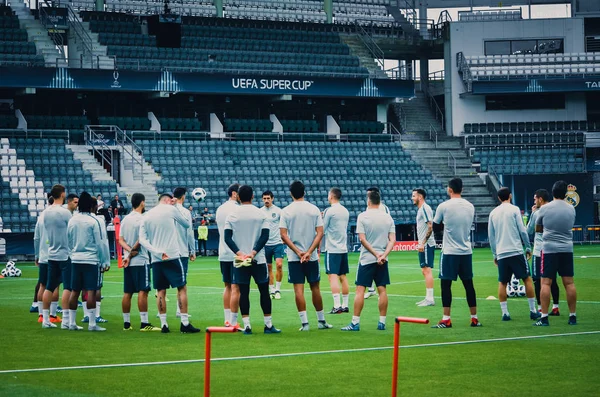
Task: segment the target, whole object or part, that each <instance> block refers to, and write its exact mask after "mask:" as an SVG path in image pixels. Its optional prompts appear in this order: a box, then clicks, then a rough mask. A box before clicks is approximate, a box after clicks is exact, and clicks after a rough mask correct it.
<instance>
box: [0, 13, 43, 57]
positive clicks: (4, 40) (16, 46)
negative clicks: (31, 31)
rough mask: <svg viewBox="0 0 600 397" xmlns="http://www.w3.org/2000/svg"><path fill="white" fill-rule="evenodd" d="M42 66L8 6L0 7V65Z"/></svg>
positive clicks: (32, 45)
mask: <svg viewBox="0 0 600 397" xmlns="http://www.w3.org/2000/svg"><path fill="white" fill-rule="evenodd" d="M2 64H4V65H33V66H44V58H43V57H42V56H39V55H37V50H36V48H35V44H34V43H32V42H29V41H28V36H27V31H26V30H25V29H21V28H20V26H19V18H17V16H15V15H14V13H13V11H12V9H11V8H10V7H8V6H0V65H2Z"/></svg>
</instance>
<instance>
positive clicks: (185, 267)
mask: <svg viewBox="0 0 600 397" xmlns="http://www.w3.org/2000/svg"><path fill="white" fill-rule="evenodd" d="M179 260H181V264H182V265H183V271H184V272H185V275H186V277H187V274H188V264H189V262H190V258H189V256H182V257H180V258H179Z"/></svg>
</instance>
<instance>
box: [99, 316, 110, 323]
mask: <svg viewBox="0 0 600 397" xmlns="http://www.w3.org/2000/svg"><path fill="white" fill-rule="evenodd" d="M96 322H97V323H107V322H108V320H107V319H104V318H102V316H98V317H96Z"/></svg>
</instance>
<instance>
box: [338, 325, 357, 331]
mask: <svg viewBox="0 0 600 397" xmlns="http://www.w3.org/2000/svg"><path fill="white" fill-rule="evenodd" d="M342 331H360V323H359V324H354V323H350V324H348V325H346V326H345V327H343V328H342Z"/></svg>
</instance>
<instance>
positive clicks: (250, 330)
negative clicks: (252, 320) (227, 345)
mask: <svg viewBox="0 0 600 397" xmlns="http://www.w3.org/2000/svg"><path fill="white" fill-rule="evenodd" d="M244 335H252V328H250V327H246V328H244Z"/></svg>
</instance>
